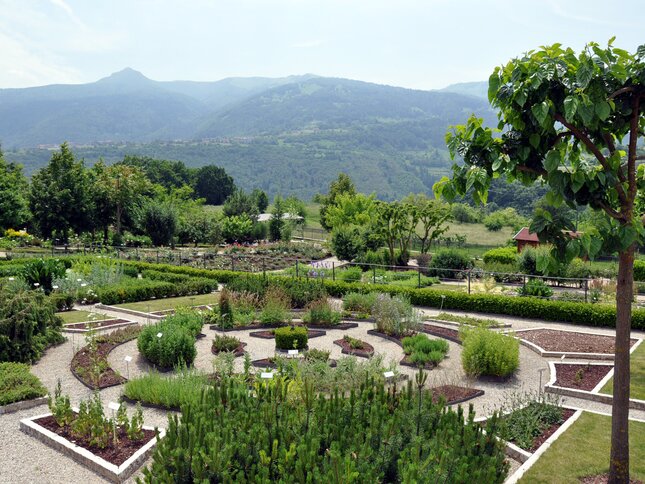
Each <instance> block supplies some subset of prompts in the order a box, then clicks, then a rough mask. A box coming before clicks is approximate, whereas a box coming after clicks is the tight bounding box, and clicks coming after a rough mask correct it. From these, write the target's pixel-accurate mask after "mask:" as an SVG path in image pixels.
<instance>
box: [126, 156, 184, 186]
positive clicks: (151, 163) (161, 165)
mask: <svg viewBox="0 0 645 484" xmlns="http://www.w3.org/2000/svg"><path fill="white" fill-rule="evenodd" d="M118 164H120V165H128V166H135V167H137V168H140V169H142V170H143V172H144V173H145V174H146V177H148V180H150V181H151V182H152V183H154V184H156V185H161V186H162V187H164V188H166V189H168V190H172V189H173V188H181V187H182V186H184V185H190V184H192V182H193V178H194V172H195V171H196V170H195V169H191V168H188V167H187V166H186V165H185V164H184V162H183V161H171V160H157V159H155V158H150V157H148V156H136V155H126V156H125V157H124V158H123V161H120V162H119V163H118Z"/></svg>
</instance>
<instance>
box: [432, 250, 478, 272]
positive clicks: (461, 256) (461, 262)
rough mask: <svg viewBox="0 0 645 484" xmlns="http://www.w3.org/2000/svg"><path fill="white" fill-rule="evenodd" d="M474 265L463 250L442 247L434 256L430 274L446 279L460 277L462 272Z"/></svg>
mask: <svg viewBox="0 0 645 484" xmlns="http://www.w3.org/2000/svg"><path fill="white" fill-rule="evenodd" d="M472 266H473V263H472V260H471V259H470V257H469V256H468V254H467V253H466V252H464V251H463V250H459V249H440V250H438V251H437V252H436V253H435V254H434V255H433V256H432V261H431V262H430V269H429V270H428V274H429V275H431V276H435V277H440V278H444V279H459V278H460V272H463V271H467V270H469V269H470V268H472ZM442 269H443V270H442ZM451 269H452V270H451Z"/></svg>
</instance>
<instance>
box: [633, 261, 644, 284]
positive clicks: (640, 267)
mask: <svg viewBox="0 0 645 484" xmlns="http://www.w3.org/2000/svg"><path fill="white" fill-rule="evenodd" d="M634 280H635V281H645V260H641V259H637V260H635V261H634Z"/></svg>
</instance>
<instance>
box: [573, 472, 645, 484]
mask: <svg viewBox="0 0 645 484" xmlns="http://www.w3.org/2000/svg"><path fill="white" fill-rule="evenodd" d="M579 481H580V482H581V483H582V484H606V483H607V482H609V474H598V475H597V476H585V477H581V478H580V479H579ZM629 482H630V483H631V484H643V481H639V480H637V479H630V480H629Z"/></svg>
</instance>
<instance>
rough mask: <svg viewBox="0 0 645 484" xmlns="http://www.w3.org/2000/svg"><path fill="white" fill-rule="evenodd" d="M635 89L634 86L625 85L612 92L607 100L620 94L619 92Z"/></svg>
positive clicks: (623, 92)
mask: <svg viewBox="0 0 645 484" xmlns="http://www.w3.org/2000/svg"><path fill="white" fill-rule="evenodd" d="M634 90H635V88H634V86H627V87H621V88H620V89H618V90H617V91H614V92H612V93H611V94H610V95H609V97H608V98H607V100H608V101H609V100H610V99H614V98H615V97H617V96H620V95H621V94H625V93H626V92H633V91H634Z"/></svg>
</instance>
